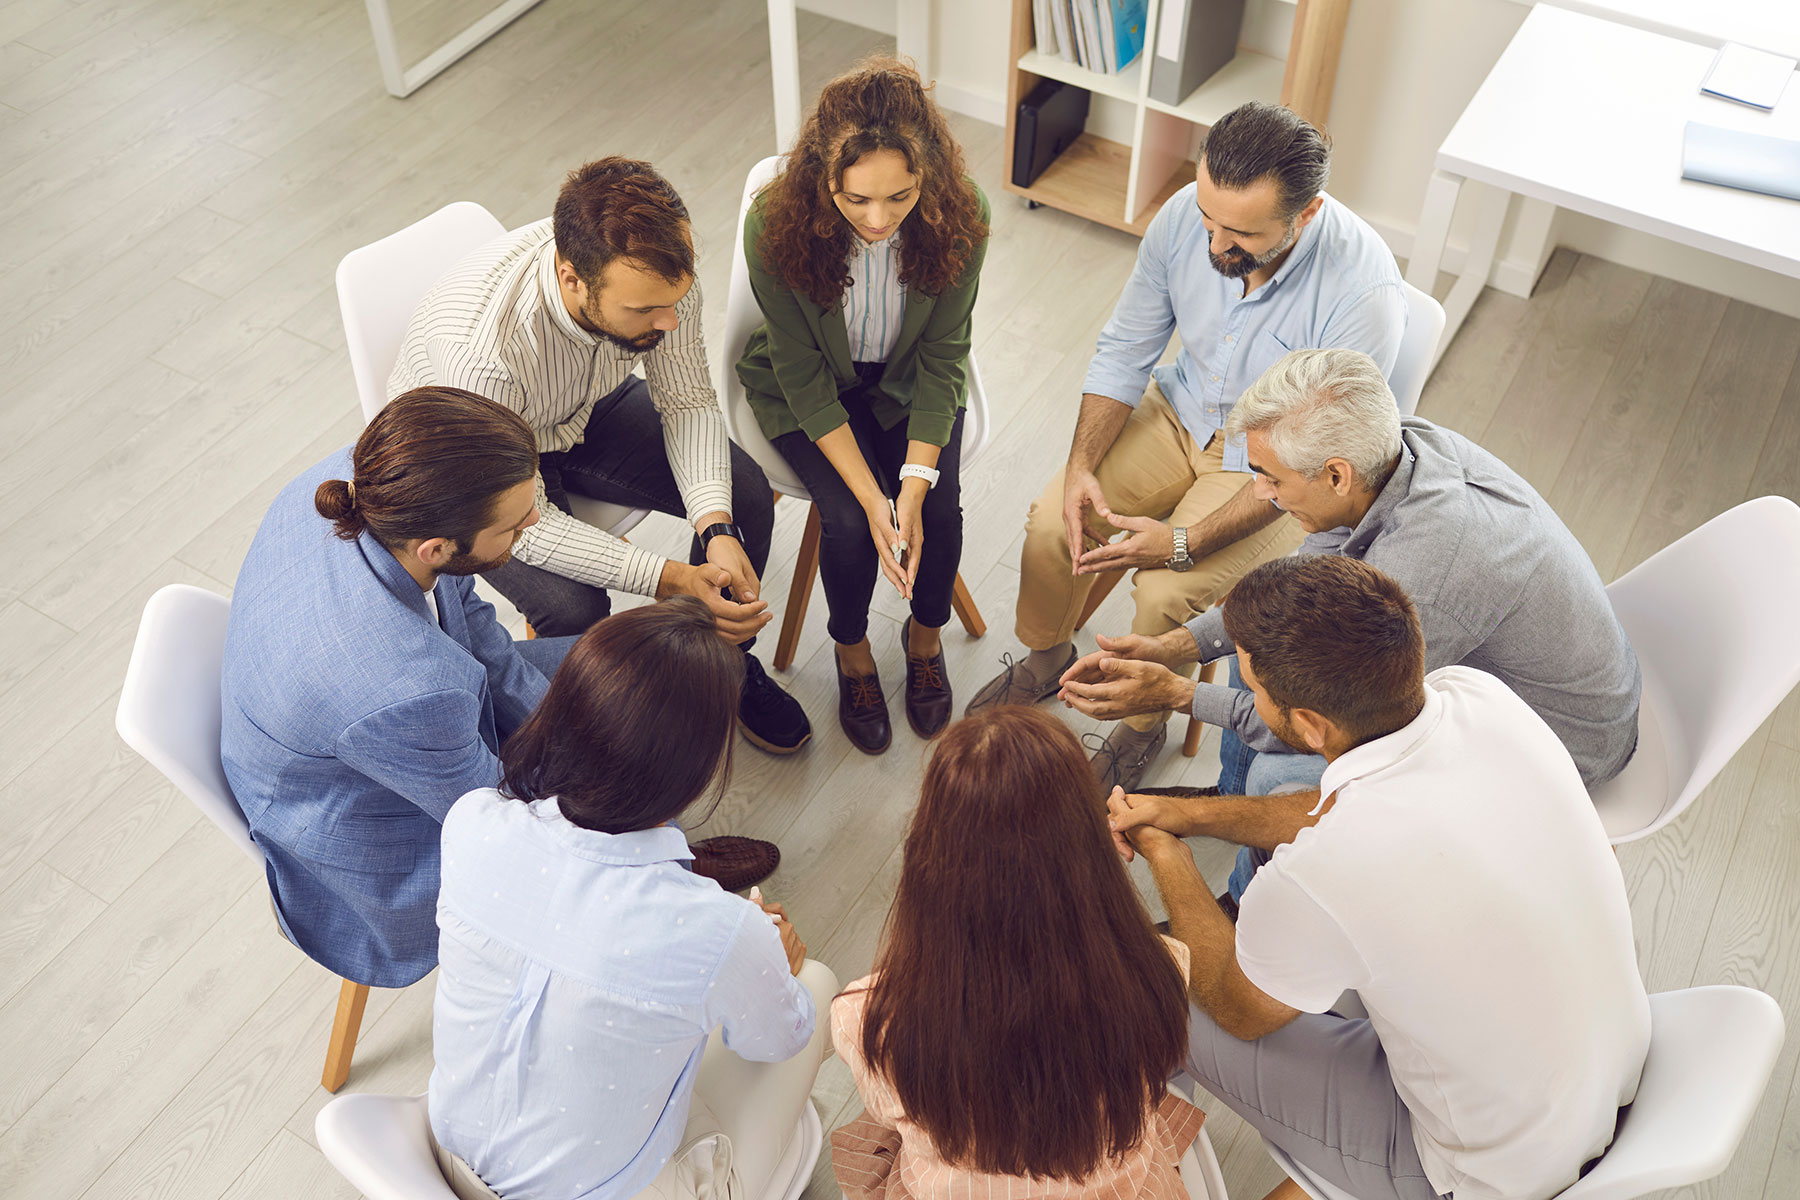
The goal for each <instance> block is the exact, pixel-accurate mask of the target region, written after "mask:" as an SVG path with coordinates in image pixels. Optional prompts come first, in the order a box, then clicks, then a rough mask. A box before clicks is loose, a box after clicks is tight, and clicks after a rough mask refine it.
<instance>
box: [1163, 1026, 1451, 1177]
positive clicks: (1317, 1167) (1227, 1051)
mask: <svg viewBox="0 0 1800 1200" xmlns="http://www.w3.org/2000/svg"><path fill="white" fill-rule="evenodd" d="M1187 1071H1188V1074H1190V1075H1192V1076H1193V1077H1194V1078H1195V1079H1197V1080H1199V1081H1200V1086H1202V1087H1204V1088H1205V1089H1206V1090H1207V1091H1209V1092H1211V1093H1212V1094H1213V1095H1215V1096H1217V1097H1218V1098H1219V1099H1220V1100H1223V1101H1224V1102H1225V1103H1226V1105H1227V1106H1229V1107H1230V1108H1231V1110H1232V1111H1233V1112H1235V1113H1237V1115H1238V1116H1240V1117H1242V1118H1244V1120H1246V1121H1248V1122H1249V1123H1250V1125H1251V1126H1252V1127H1254V1128H1255V1130H1256V1131H1257V1132H1258V1133H1260V1134H1261V1135H1262V1136H1263V1140H1264V1141H1266V1142H1268V1143H1269V1144H1270V1145H1272V1146H1276V1147H1278V1148H1279V1149H1281V1150H1282V1151H1284V1152H1286V1153H1287V1155H1288V1156H1289V1157H1290V1158H1292V1159H1293V1160H1294V1161H1295V1162H1297V1163H1299V1164H1300V1165H1301V1166H1303V1167H1305V1168H1306V1169H1307V1170H1308V1171H1310V1172H1312V1173H1313V1174H1315V1175H1317V1176H1318V1177H1319V1178H1320V1179H1323V1180H1325V1181H1326V1182H1328V1183H1332V1184H1335V1185H1337V1186H1338V1187H1340V1188H1342V1189H1343V1190H1344V1191H1346V1192H1349V1193H1350V1194H1351V1195H1353V1196H1355V1197H1357V1200H1439V1196H1438V1192H1437V1190H1436V1189H1435V1188H1433V1187H1432V1186H1431V1183H1430V1181H1428V1180H1427V1179H1426V1178H1425V1169H1424V1168H1423V1167H1421V1166H1420V1165H1419V1152H1418V1150H1417V1149H1416V1148H1415V1147H1414V1145H1413V1133H1412V1113H1410V1112H1409V1111H1407V1108H1406V1105H1405V1104H1404V1103H1403V1102H1402V1101H1401V1099H1400V1096H1399V1093H1397V1092H1396V1091H1395V1090H1394V1080H1393V1077H1392V1076H1391V1075H1390V1074H1389V1073H1388V1065H1387V1054H1386V1052H1385V1051H1383V1050H1382V1048H1381V1040H1380V1039H1379V1038H1377V1037H1376V1036H1375V1030H1374V1028H1373V1027H1372V1026H1371V1025H1370V1024H1369V1022H1368V1021H1367V1020H1351V1019H1348V1018H1345V1017H1340V1016H1338V1015H1337V1014H1335V1013H1321V1014H1313V1013H1301V1014H1300V1015H1299V1016H1298V1017H1296V1018H1295V1019H1294V1020H1293V1021H1292V1022H1290V1023H1289V1024H1288V1025H1286V1026H1284V1027H1283V1028H1281V1029H1277V1030H1276V1031H1275V1032H1274V1033H1271V1034H1269V1035H1268V1036H1266V1037H1262V1038H1258V1039H1257V1040H1256V1041H1254V1042H1241V1041H1239V1040H1238V1039H1237V1038H1234V1037H1232V1036H1231V1035H1230V1034H1229V1033H1226V1032H1225V1031H1224V1030H1223V1029H1220V1028H1219V1027H1218V1025H1217V1024H1215V1023H1214V1022H1213V1019H1212V1018H1211V1017H1209V1016H1207V1015H1206V1014H1205V1013H1203V1012H1201V1011H1200V1009H1199V1008H1198V1007H1195V1006H1193V1005H1190V1006H1189V1007H1188V1057H1187Z"/></svg>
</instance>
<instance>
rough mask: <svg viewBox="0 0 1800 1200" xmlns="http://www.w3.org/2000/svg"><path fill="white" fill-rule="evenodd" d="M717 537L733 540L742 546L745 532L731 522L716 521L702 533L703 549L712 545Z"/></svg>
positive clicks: (701, 543) (701, 542) (701, 544)
mask: <svg viewBox="0 0 1800 1200" xmlns="http://www.w3.org/2000/svg"><path fill="white" fill-rule="evenodd" d="M716 537H728V538H733V539H735V540H736V541H737V543H738V544H739V545H740V546H741V545H743V542H744V531H743V530H741V529H739V528H738V527H737V525H736V524H734V523H732V522H730V521H716V522H714V523H713V524H711V525H708V526H707V527H706V528H705V529H702V530H701V531H700V546H701V548H702V549H704V548H705V547H707V546H709V545H711V544H712V540H713V539H714V538H716Z"/></svg>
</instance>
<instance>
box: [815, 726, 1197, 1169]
mask: <svg viewBox="0 0 1800 1200" xmlns="http://www.w3.org/2000/svg"><path fill="white" fill-rule="evenodd" d="M1101 807H1102V804H1101V798H1100V795H1099V791H1098V785H1097V784H1096V783H1095V782H1094V775H1093V772H1092V770H1090V769H1089V767H1088V765H1087V757H1086V755H1085V754H1083V752H1082V749H1081V745H1080V743H1079V742H1077V741H1076V740H1075V735H1074V734H1072V733H1071V732H1070V731H1069V730H1068V728H1067V727H1065V726H1064V725H1062V724H1061V723H1060V722H1059V721H1057V720H1056V718H1054V717H1052V716H1050V715H1049V714H1047V713H1043V712H1038V711H1035V710H1033V709H1028V708H1023V707H1017V706H1008V707H1000V708H994V709H989V710H987V711H984V712H982V713H979V714H978V715H976V716H973V717H970V718H968V719H966V720H964V721H961V722H958V723H957V724H956V725H954V726H952V727H951V729H950V731H949V732H948V733H947V734H946V735H945V736H944V738H943V741H942V742H941V743H940V744H939V746H938V748H937V750H936V753H935V754H933V756H932V759H931V763H930V765H929V766H928V767H927V768H926V771H925V783H924V788H923V792H922V794H921V796H920V798H919V807H918V810H917V811H916V812H915V813H914V814H913V819H912V827H911V829H910V831H909V832H908V834H907V838H906V845H905V849H904V852H903V853H904V856H905V865H904V867H903V868H902V870H901V874H900V884H899V888H898V890H897V891H896V893H895V895H894V907H893V911H892V912H891V913H890V914H889V916H888V925H887V930H886V932H885V934H884V938H883V942H882V945H881V949H880V951H879V953H878V954H877V956H876V961H875V969H874V971H873V973H872V974H870V975H869V976H868V977H866V978H864V979H860V980H857V981H856V982H855V983H852V984H850V986H849V987H848V988H846V989H845V991H844V993H843V995H841V996H839V997H838V998H837V1000H836V1001H834V1002H833V1004H832V1010H831V1017H832V1023H831V1036H832V1041H833V1043H834V1044H835V1045H836V1046H837V1052H838V1054H839V1056H840V1057H842V1058H843V1060H844V1061H845V1063H846V1064H847V1065H848V1066H849V1067H850V1070H851V1073H852V1075H853V1076H854V1077H855V1079H856V1085H857V1088H858V1090H859V1091H860V1092H861V1093H862V1098H863V1104H864V1107H865V1112H864V1115H863V1116H862V1117H861V1118H859V1119H858V1120H857V1121H855V1122H852V1123H851V1124H849V1125H846V1126H845V1127H843V1128H842V1129H840V1130H839V1131H838V1132H837V1133H835V1134H833V1136H832V1145H833V1148H834V1152H835V1153H834V1166H835V1169H836V1171H837V1177H838V1182H839V1184H840V1185H841V1186H842V1187H843V1189H844V1192H845V1195H846V1196H848V1197H849V1200H874V1198H876V1197H885V1200H906V1198H910V1200H969V1198H970V1197H972V1196H977V1197H982V1198H983V1200H986V1197H987V1196H990V1195H992V1196H994V1197H996V1200H1029V1198H1032V1197H1055V1198H1056V1200H1075V1198H1077V1197H1090V1196H1094V1197H1097V1196H1105V1197H1107V1200H1185V1197H1186V1192H1185V1190H1184V1189H1183V1186H1182V1183H1181V1180H1180V1177H1179V1174H1178V1171H1177V1163H1178V1162H1179V1160H1180V1157H1181V1155H1182V1153H1183V1152H1184V1151H1185V1150H1186V1149H1187V1147H1188V1146H1189V1145H1190V1144H1191V1143H1192V1142H1193V1140H1194V1138H1195V1137H1196V1136H1197V1135H1198V1133H1199V1129H1200V1120H1201V1117H1200V1112H1199V1110H1198V1109H1196V1108H1194V1106H1193V1105H1191V1104H1188V1103H1187V1102H1186V1101H1184V1100H1180V1099H1178V1098H1177V1097H1175V1096H1174V1095H1172V1094H1170V1093H1169V1092H1168V1091H1167V1090H1166V1082H1167V1080H1168V1078H1169V1076H1170V1075H1172V1074H1174V1072H1175V1071H1176V1070H1177V1069H1178V1068H1179V1066H1180V1064H1181V1060H1182V1056H1183V1054H1184V1052H1185V1051H1186V1048H1187V1022H1188V1001H1187V986H1186V982H1185V980H1186V973H1187V957H1188V954H1187V948H1186V947H1185V946H1182V945H1181V944H1180V943H1177V942H1173V941H1171V940H1169V939H1167V938H1163V937H1159V936H1157V933H1156V931H1155V929H1154V928H1153V927H1152V926H1151V924H1150V918H1149V916H1148V914H1147V913H1145V911H1144V908H1143V906H1142V904H1141V903H1140V902H1139V900H1138V897H1137V892H1136V891H1135V889H1133V887H1132V885H1131V881H1130V879H1129V878H1128V877H1127V875H1126V873H1125V868H1124V865H1123V864H1122V863H1121V861H1120V860H1119V857H1118V854H1117V853H1116V851H1115V850H1114V848H1113V842H1112V838H1111V835H1110V834H1109V832H1108V830H1107V826H1106V821H1105V818H1104V817H1103V816H1102V814H1101ZM996 1177H1005V1178H996ZM992 1188H998V1189H1001V1190H999V1191H988V1190H984V1189H992Z"/></svg>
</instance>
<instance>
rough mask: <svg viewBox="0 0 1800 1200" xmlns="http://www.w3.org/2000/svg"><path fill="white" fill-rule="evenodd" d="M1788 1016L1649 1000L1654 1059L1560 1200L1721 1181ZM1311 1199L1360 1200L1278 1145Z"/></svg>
mask: <svg viewBox="0 0 1800 1200" xmlns="http://www.w3.org/2000/svg"><path fill="white" fill-rule="evenodd" d="M1784 1036H1785V1023H1784V1022H1783V1021H1782V1017H1781V1007H1780V1006H1779V1005H1777V1004H1776V1003H1775V1001H1774V1000H1773V999H1771V998H1770V997H1769V996H1766V995H1764V994H1763V993H1762V992H1759V991H1757V990H1755V989H1754V988H1745V987H1727V986H1724V985H1717V984H1715V985H1711V986H1706V987H1696V988H1685V989H1683V990H1681V991H1678V992H1659V993H1657V994H1656V995H1654V996H1651V997H1650V1053H1649V1055H1648V1056H1647V1057H1646V1058H1645V1059H1644V1074H1643V1077H1642V1078H1641V1079H1640V1080H1639V1082H1638V1090H1637V1098H1636V1099H1635V1100H1633V1101H1632V1104H1631V1107H1630V1108H1629V1109H1628V1110H1626V1113H1625V1118H1624V1120H1622V1121H1621V1122H1620V1123H1619V1131H1618V1133H1617V1135H1615V1136H1614V1138H1613V1143H1612V1145H1611V1146H1609V1147H1607V1150H1606V1153H1605V1154H1604V1155H1602V1156H1601V1158H1600V1161H1599V1162H1598V1163H1596V1164H1595V1166H1594V1169H1593V1170H1591V1171H1589V1172H1588V1173H1587V1175H1586V1176H1585V1177H1584V1178H1582V1179H1579V1180H1577V1181H1576V1182H1575V1183H1573V1184H1571V1185H1570V1186H1568V1187H1567V1188H1564V1189H1563V1190H1562V1191H1561V1192H1559V1193H1558V1194H1557V1196H1556V1200H1638V1197H1642V1196H1648V1195H1650V1194H1651V1193H1653V1192H1661V1191H1663V1190H1664V1189H1666V1188H1675V1187H1681V1186H1683V1185H1685V1184H1691V1183H1700V1182H1703V1181H1705V1180H1708V1179H1711V1178H1713V1177H1714V1176H1715V1175H1718V1174H1720V1173H1721V1172H1723V1171H1724V1170H1725V1168H1726V1167H1727V1166H1729V1165H1730V1163H1731V1156H1732V1155H1733V1154H1736V1153H1737V1148H1738V1143H1739V1142H1740V1141H1741V1140H1743V1136H1744V1131H1745V1130H1746V1129H1747V1128H1749V1125H1750V1119H1751V1118H1752V1117H1753V1116H1755V1115H1756V1106H1757V1104H1758V1103H1759V1102H1760V1101H1761V1100H1762V1094H1763V1091H1764V1089H1765V1088H1767V1087H1768V1085H1769V1075H1770V1073H1771V1072H1773V1071H1774V1069H1775V1061H1776V1059H1777V1058H1779V1057H1780V1056H1781V1043H1782V1040H1783V1038H1784ZM1268 1150H1269V1157H1270V1158H1273V1159H1274V1160H1275V1161H1276V1163H1277V1164H1279V1165H1280V1167H1281V1169H1282V1170H1283V1171H1285V1172H1287V1175H1288V1178H1290V1179H1292V1180H1293V1181H1294V1182H1295V1183H1298V1184H1299V1185H1300V1188H1301V1190H1302V1191H1304V1192H1305V1193H1306V1194H1307V1195H1308V1196H1311V1197H1313V1198H1314V1200H1356V1198H1355V1197H1354V1196H1351V1195H1350V1194H1349V1193H1348V1192H1345V1191H1344V1190H1343V1189H1341V1188H1338V1187H1335V1186H1333V1185H1332V1184H1329V1183H1327V1182H1325V1181H1324V1180H1322V1179H1318V1178H1315V1177H1314V1176H1312V1175H1311V1174H1310V1173H1308V1172H1307V1170H1306V1169H1305V1168H1304V1167H1302V1166H1300V1165H1299V1164H1298V1163H1296V1162H1295V1161H1294V1160H1293V1159H1292V1158H1291V1157H1289V1156H1288V1155H1287V1154H1286V1153H1284V1152H1283V1151H1281V1150H1278V1149H1276V1148H1275V1147H1273V1146H1270V1147H1268Z"/></svg>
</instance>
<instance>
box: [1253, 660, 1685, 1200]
mask: <svg viewBox="0 0 1800 1200" xmlns="http://www.w3.org/2000/svg"><path fill="white" fill-rule="evenodd" d="M1320 786H1321V789H1322V794H1323V795H1326V796H1330V795H1332V794H1333V793H1336V796H1337V800H1336V803H1335V804H1334V806H1333V807H1332V809H1331V811H1330V812H1328V813H1326V814H1325V815H1324V817H1322V818H1321V819H1320V821H1319V823H1318V825H1317V826H1315V827H1313V828H1311V829H1306V830H1302V831H1301V833H1300V836H1299V837H1297V838H1296V839H1294V841H1293V842H1292V843H1290V844H1289V845H1286V846H1283V847H1281V848H1280V849H1278V850H1276V851H1275V854H1274V857H1273V858H1272V859H1271V860H1270V861H1269V862H1268V863H1267V864H1266V865H1265V866H1264V867H1263V868H1262V870H1260V871H1259V872H1257V875H1256V878H1255V879H1254V880H1253V881H1252V882H1251V884H1250V887H1249V889H1248V890H1247V891H1246V892H1245V893H1244V897H1243V911H1242V913H1241V915H1240V916H1239V918H1238V926H1237V955H1238V963H1239V965H1240V966H1242V967H1243V970H1244V974H1245V975H1246V976H1248V977H1249V979H1250V981H1251V982H1252V983H1254V984H1255V985H1256V986H1257V987H1259V988H1261V989H1262V990H1263V991H1264V992H1267V993H1268V994H1269V995H1270V996H1272V997H1274V998H1275V999H1277V1000H1280V1001H1281V1002H1283V1003H1284V1004H1288V1005H1290V1006H1292V1007H1294V1008H1298V1009H1301V1010H1303V1011H1306V1012H1315V1013H1316V1012H1324V1011H1325V1010H1326V1009H1327V1008H1329V1007H1330V1006H1331V1004H1332V1003H1333V1002H1334V1001H1335V1000H1336V999H1337V997H1338V995H1339V994H1340V993H1341V992H1343V991H1345V990H1346V989H1350V988H1354V989H1355V990H1356V991H1357V992H1358V993H1359V994H1360V996H1361V998H1362V1002H1363V1004H1364V1005H1365V1006H1366V1007H1367V1008H1368V1010H1369V1020H1370V1021H1371V1022H1373V1024H1374V1027H1375V1031H1376V1033H1377V1034H1378V1035H1379V1036H1380V1038H1381V1044H1382V1047H1383V1049H1384V1050H1385V1051H1386V1052H1387V1059H1388V1067H1389V1070H1390V1071H1391V1073H1392V1075H1393V1079H1394V1086H1395V1088H1396V1089H1397V1091H1398V1092H1399V1094H1400V1098H1401V1100H1403V1101H1404V1102H1405V1104H1406V1107H1407V1109H1408V1110H1410V1112H1411V1113H1412V1118H1413V1140H1414V1142H1415V1143H1417V1145H1418V1150H1419V1159H1420V1162H1421V1163H1422V1164H1423V1165H1424V1168H1425V1175H1426V1178H1427V1179H1429V1180H1430V1181H1431V1185H1432V1186H1433V1187H1435V1188H1436V1189H1437V1190H1438V1191H1439V1192H1444V1193H1454V1194H1455V1196H1456V1200H1473V1198H1476V1197H1481V1198H1487V1197H1495V1198H1498V1197H1506V1198H1508V1200H1534V1198H1538V1197H1547V1196H1551V1195H1554V1194H1555V1193H1556V1192H1558V1191H1560V1190H1562V1189H1563V1188H1564V1187H1566V1186H1568V1185H1569V1184H1571V1183H1573V1182H1574V1181H1575V1178H1576V1173H1577V1172H1578V1171H1579V1170H1580V1168H1581V1165H1582V1164H1583V1163H1584V1162H1586V1161H1587V1160H1588V1159H1590V1158H1593V1157H1594V1156H1595V1155H1597V1154H1599V1153H1601V1152H1602V1151H1603V1150H1604V1149H1605V1148H1606V1146H1607V1145H1608V1143H1609V1142H1610V1141H1611V1140H1612V1135H1613V1129H1614V1126H1615V1123H1616V1121H1617V1117H1618V1112H1617V1110H1618V1108H1619V1106H1620V1105H1623V1104H1627V1103H1629V1102H1630V1101H1631V1099H1632V1097H1633V1096H1635V1095H1636V1093H1637V1085H1638V1076H1639V1073H1640V1072H1641V1071H1642V1069H1643V1063H1644V1055H1645V1052H1646V1051H1647V1050H1648V1048H1649V1045H1650V1007H1649V1001H1648V999H1647V998H1646V997H1645V994H1644V985H1643V981H1642V980H1641V979H1640V978H1639V976H1638V969H1637V959H1636V954H1635V952H1634V949H1633V945H1632V936H1631V913H1630V907H1629V904H1628V902H1627V899H1626V895H1625V884H1624V881H1623V879H1622V877H1621V876H1620V874H1619V865H1618V862H1617V860H1616V859H1615V858H1614V857H1613V854H1612V851H1611V850H1610V849H1609V848H1608V846H1607V841H1606V835H1605V833H1604V831H1603V830H1602V829H1601V826H1600V819H1599V817H1598V816H1597V815H1596V814H1595V812H1594V806H1593V803H1592V802H1591V801H1590V800H1589V799H1588V794H1587V789H1586V788H1584V787H1583V786H1582V783H1581V777H1580V775H1579V774H1577V773H1576V770H1575V764H1574V762H1573V761H1572V760H1571V759H1570V758H1569V753H1568V751H1567V750H1565V749H1564V748H1563V746H1562V743H1561V742H1560V741H1558V740H1557V737H1556V735H1555V734H1554V733H1552V732H1551V730H1550V727H1549V726H1548V725H1546V724H1544V722H1543V720H1542V719H1540V718H1539V717H1538V716H1537V715H1536V714H1535V713H1533V712H1532V710H1531V709H1530V708H1529V707H1528V706H1527V705H1526V704H1525V702H1524V701H1523V700H1520V699H1519V698H1518V697H1517V696H1515V695H1514V694H1513V693H1512V692H1511V691H1509V690H1508V689H1507V687H1506V685H1505V684H1503V683H1501V682H1500V681H1499V680H1498V679H1495V678H1494V677H1493V676H1492V675H1489V674H1486V673H1485V672H1482V671H1478V670H1475V669H1474V668H1473V667H1445V668H1443V669H1442V670H1438V671H1433V672H1432V673H1431V674H1430V675H1427V676H1426V677H1425V707H1424V709H1423V711H1421V712H1420V714H1419V716H1418V717H1417V719H1415V720H1414V721H1413V722H1412V723H1411V724H1409V725H1407V726H1406V727H1405V728H1404V729H1401V730H1398V731H1396V732H1394V733H1392V734H1389V735H1388V736H1387V737H1384V738H1378V739H1376V740H1375V741H1372V742H1368V743H1365V744H1364V745H1361V746H1358V747H1357V748H1356V749H1354V750H1352V751H1350V752H1349V753H1348V754H1345V755H1343V756H1342V757H1341V758H1339V759H1337V761H1335V762H1333V763H1332V764H1331V765H1330V766H1329V767H1328V768H1326V771H1325V776H1324V779H1323V780H1322V781H1321V785H1320Z"/></svg>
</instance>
